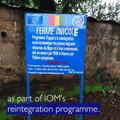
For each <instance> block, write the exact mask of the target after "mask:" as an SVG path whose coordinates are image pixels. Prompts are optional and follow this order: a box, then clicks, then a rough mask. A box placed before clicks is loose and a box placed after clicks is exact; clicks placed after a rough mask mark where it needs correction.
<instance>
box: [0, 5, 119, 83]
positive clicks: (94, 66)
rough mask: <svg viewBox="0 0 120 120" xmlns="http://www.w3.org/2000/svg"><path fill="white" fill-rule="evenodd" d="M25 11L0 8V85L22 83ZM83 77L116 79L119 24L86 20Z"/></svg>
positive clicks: (41, 77) (56, 77) (45, 76)
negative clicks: (1, 83) (2, 83)
mask: <svg viewBox="0 0 120 120" xmlns="http://www.w3.org/2000/svg"><path fill="white" fill-rule="evenodd" d="M25 11H26V10H22V9H17V8H14V9H13V8H11V7H6V6H1V7H0V82H4V83H8V82H11V81H20V80H23V79H24V80H25V32H24V13H25ZM27 11H31V10H27ZM34 12H35V11H34ZM36 12H38V11H36ZM31 78H32V80H39V79H40V80H46V81H47V80H50V79H51V80H55V79H57V80H64V79H79V77H78V76H75V75H64V76H61V75H37V76H36V75H32V76H31ZM85 78H86V81H94V80H96V81H99V82H103V81H106V80H113V79H116V80H119V78H120V24H117V23H115V22H110V21H108V22H105V21H101V22H98V21H96V20H94V19H88V23H87V46H86V64H85Z"/></svg>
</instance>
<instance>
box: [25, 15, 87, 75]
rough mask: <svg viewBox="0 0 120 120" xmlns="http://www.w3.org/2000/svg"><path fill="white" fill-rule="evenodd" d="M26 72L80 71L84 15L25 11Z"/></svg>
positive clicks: (83, 41) (82, 52)
mask: <svg viewBox="0 0 120 120" xmlns="http://www.w3.org/2000/svg"><path fill="white" fill-rule="evenodd" d="M25 19H26V20H25V21H26V59H27V60H26V67H27V74H82V73H83V71H84V58H85V45H86V16H84V15H75V14H74V15H73V14H70V15H66V14H35V13H34V14H32V13H27V14H26V16H25Z"/></svg>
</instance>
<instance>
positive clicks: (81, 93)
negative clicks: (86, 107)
mask: <svg viewBox="0 0 120 120" xmlns="http://www.w3.org/2000/svg"><path fill="white" fill-rule="evenodd" d="M83 92H84V73H83V74H81V76H80V104H82V103H83ZM82 119H83V118H82V115H80V120H82Z"/></svg>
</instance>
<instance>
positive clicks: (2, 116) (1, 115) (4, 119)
mask: <svg viewBox="0 0 120 120" xmlns="http://www.w3.org/2000/svg"><path fill="white" fill-rule="evenodd" d="M13 117H15V115H6V101H5V100H1V101H0V120H8V119H10V118H13Z"/></svg>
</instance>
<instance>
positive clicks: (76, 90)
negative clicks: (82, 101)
mask: <svg viewBox="0 0 120 120" xmlns="http://www.w3.org/2000/svg"><path fill="white" fill-rule="evenodd" d="M79 94H80V87H74V88H73V90H70V91H67V92H65V96H66V97H74V96H76V95H79Z"/></svg>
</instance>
